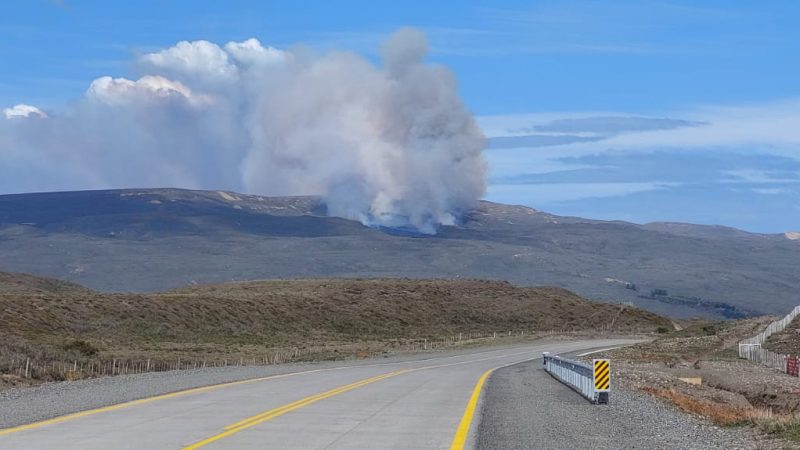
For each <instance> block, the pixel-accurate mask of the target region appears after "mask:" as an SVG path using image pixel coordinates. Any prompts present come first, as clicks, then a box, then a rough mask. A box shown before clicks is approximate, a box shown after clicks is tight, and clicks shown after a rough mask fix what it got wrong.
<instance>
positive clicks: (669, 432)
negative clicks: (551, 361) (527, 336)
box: [477, 360, 782, 450]
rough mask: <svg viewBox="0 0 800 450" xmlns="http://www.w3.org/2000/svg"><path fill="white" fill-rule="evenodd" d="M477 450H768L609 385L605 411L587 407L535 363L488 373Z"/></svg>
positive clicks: (736, 432) (746, 433)
mask: <svg viewBox="0 0 800 450" xmlns="http://www.w3.org/2000/svg"><path fill="white" fill-rule="evenodd" d="M477 448H478V449H481V450H488V449H503V450H514V449H552V450H557V449H569V450H575V449H584V448H585V449H643V450H650V449H698V450H699V449H727V450H731V449H769V448H782V447H781V446H780V444H778V443H776V442H774V441H772V442H771V441H765V440H762V439H761V438H758V437H757V436H756V435H755V434H754V433H753V432H751V431H750V430H748V429H744V428H719V427H717V426H714V425H712V424H710V423H709V422H706V421H704V420H702V419H700V418H697V417H694V416H691V415H689V414H684V413H682V412H680V411H678V410H676V409H674V408H673V407H671V406H669V405H667V404H665V403H663V402H661V401H659V400H657V399H654V398H652V397H650V396H648V395H646V394H643V393H639V392H636V391H631V390H626V389H623V388H620V387H619V386H616V385H615V384H613V381H612V393H611V402H610V404H609V405H592V404H590V403H589V402H588V401H587V400H584V399H583V397H581V396H580V395H578V394H577V393H576V392H574V391H573V390H571V389H570V388H568V387H566V386H565V385H563V384H561V383H560V382H558V381H556V380H555V379H554V378H552V377H551V376H550V375H549V374H548V373H547V372H545V371H544V370H543V369H542V367H541V360H537V361H531V362H526V363H522V364H517V365H514V366H509V367H506V368H502V369H499V370H497V371H495V372H494V373H493V374H492V376H491V378H490V379H489V382H488V385H487V388H486V392H485V394H484V400H483V402H482V407H481V422H480V425H479V428H478V435H477Z"/></svg>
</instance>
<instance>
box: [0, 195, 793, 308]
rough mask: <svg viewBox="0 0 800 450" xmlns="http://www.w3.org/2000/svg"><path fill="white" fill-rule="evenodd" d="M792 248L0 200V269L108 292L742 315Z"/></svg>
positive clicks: (714, 238)
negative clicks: (394, 291)
mask: <svg viewBox="0 0 800 450" xmlns="http://www.w3.org/2000/svg"><path fill="white" fill-rule="evenodd" d="M797 245H798V241H792V240H789V239H787V238H786V236H785V235H783V234H775V235H772V234H758V233H749V232H745V231H741V230H734V229H730V228H726V227H714V226H704V225H692V224H670V223H655V224H645V225H638V224H633V223H629V222H623V221H600V220H591V219H582V218H578V217H562V216H557V215H553V214H549V213H546V212H542V211H539V210H536V209H533V208H529V207H525V206H514V205H503V204H498V203H491V202H485V201H484V202H481V203H480V204H479V206H478V207H477V208H476V209H475V210H473V211H472V212H471V213H470V214H468V215H466V216H465V217H464V218H463V220H462V223H461V224H459V225H457V226H445V227H442V228H441V229H440V230H439V233H438V234H437V235H435V236H428V235H408V234H407V233H401V232H396V230H387V229H378V228H370V227H366V226H364V225H362V224H361V223H359V222H356V221H352V220H347V219H342V218H337V217H330V216H327V215H326V211H325V206H324V203H323V202H322V200H321V199H320V198H317V197H265V196H258V195H248V194H240V193H236V192H231V191H196V190H186V189H170V188H161V189H124V190H98V191H73V192H53V193H37V194H9V195H2V196H0V254H2V255H4V257H3V258H1V259H0V270H3V271H10V272H26V273H34V274H38V275H44V276H50V277H56V278H59V279H64V280H68V281H72V282H77V283H80V284H83V285H86V286H88V287H90V288H93V289H98V290H101V291H113V292H155V291H164V290H168V289H173V288H178V287H181V286H185V285H188V284H192V283H200V284H210V283H221V282H228V281H246V280H254V279H280V278H331V277H333V278H348V277H407V278H481V279H492V280H507V281H510V282H512V283H514V284H516V285H519V286H534V285H549V286H556V287H562V288H566V289H570V290H573V291H575V292H577V293H578V294H579V295H582V296H585V297H588V298H591V299H595V300H603V301H615V302H623V303H625V302H630V303H633V304H635V305H636V306H639V307H642V308H645V309H648V310H651V311H653V312H656V313H659V314H670V315H673V316H676V317H689V316H696V315H700V316H707V317H741V316H747V315H753V314H763V313H781V312H783V311H784V310H785V309H787V308H788V307H790V306H793V305H794V304H796V303H798V302H800V298H799V297H798V294H797V293H798V292H800V281H799V280H798V279H797V277H796V273H795V271H794V270H792V267H800V252H798V249H800V248H799V247H798V246H797ZM608 279H611V280H615V281H607V280H608ZM620 281H621V282H620Z"/></svg>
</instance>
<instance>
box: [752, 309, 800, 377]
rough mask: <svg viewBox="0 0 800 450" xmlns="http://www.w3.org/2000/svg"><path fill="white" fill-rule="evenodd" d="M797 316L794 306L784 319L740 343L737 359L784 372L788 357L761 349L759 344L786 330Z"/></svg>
mask: <svg viewBox="0 0 800 450" xmlns="http://www.w3.org/2000/svg"><path fill="white" fill-rule="evenodd" d="M798 315H800V305H798V306H795V308H794V309H793V310H792V312H790V313H789V314H787V315H786V316H785V317H784V318H782V319H780V320H776V321H774V322H772V323H770V324H769V326H767V329H765V330H764V331H762V332H761V333H759V334H757V335H755V336H753V337H751V338H747V339H744V340H742V341H740V342H739V357H740V358H746V359H749V360H750V361H754V362H757V363H759V364H763V365H765V366H767V367H771V368H773V369H777V370H780V371H781V372H786V360H787V359H788V358H789V355H782V354H780V353H775V352H772V351H769V350H767V349H765V348H761V344H763V343H764V342H765V341H766V340H767V338H768V337H769V336H770V335H772V334H775V333H778V332H781V331H783V330H784V329H786V327H787V326H788V325H789V323H791V322H792V321H793V320H794V319H795V317H797V316H798Z"/></svg>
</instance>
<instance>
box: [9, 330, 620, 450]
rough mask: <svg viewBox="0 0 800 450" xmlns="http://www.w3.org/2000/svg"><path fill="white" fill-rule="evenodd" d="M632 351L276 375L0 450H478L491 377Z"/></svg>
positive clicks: (77, 421)
mask: <svg viewBox="0 0 800 450" xmlns="http://www.w3.org/2000/svg"><path fill="white" fill-rule="evenodd" d="M631 342H632V341H629V340H590V341H556V342H543V341H539V342H536V343H531V344H526V345H519V346H512V347H505V348H501V349H498V348H495V349H485V348H484V349H476V350H474V351H470V352H469V353H466V354H460V355H440V356H436V355H434V356H428V357H427V359H417V360H411V361H397V362H375V363H374V364H364V363H363V362H362V363H361V364H350V363H345V364H344V365H342V366H340V367H333V368H322V369H316V370H304V371H298V372H294V373H287V374H280V375H271V376H266V377H262V378H259V379H252V380H246V381H238V382H233V383H227V384H222V385H215V386H210V387H202V388H196V389H190V390H186V391H181V392H177V393H172V394H166V395H162V396H157V397H150V398H146V399H142V400H137V401H133V402H129V403H122V404H118V405H113V406H107V407H103V408H99V409H94V410H87V411H83V412H78V413H75V414H72V415H67V416H60V417H56V418H53V419H49V420H46V421H42V422H35V423H32V424H26V425H21V426H17V427H14V428H6V429H2V430H0V448H2V449H54V448H59V449H104V450H106V449H198V448H204V449H266V448H269V449H384V448H392V449H409V450H421V449H460V448H474V447H475V445H476V442H477V439H476V434H477V431H476V430H477V429H478V426H477V423H478V422H479V416H480V405H481V393H482V392H483V390H484V389H483V388H484V384H485V380H486V378H487V376H488V373H489V372H490V371H492V370H493V369H497V368H501V367H505V366H510V365H514V364H518V363H520V362H523V361H529V360H531V359H535V358H540V357H541V353H542V351H549V352H552V353H565V352H572V351H578V350H583V349H589V348H597V347H609V346H616V345H624V344H629V343H631ZM549 382H551V383H556V382H555V381H553V380H549ZM556 384H558V383H556ZM570 392H571V391H570ZM573 394H574V393H573ZM574 395H575V398H576V399H578V400H579V397H577V394H574ZM578 400H576V401H578ZM584 405H585V406H586V407H591V405H589V404H588V403H584Z"/></svg>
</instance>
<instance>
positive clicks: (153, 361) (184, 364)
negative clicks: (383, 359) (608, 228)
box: [0, 326, 649, 381]
mask: <svg viewBox="0 0 800 450" xmlns="http://www.w3.org/2000/svg"><path fill="white" fill-rule="evenodd" d="M648 331H649V330H647V329H629V330H626V332H628V333H647V332H648ZM609 332H613V330H612V327H610V326H604V327H601V328H598V329H594V330H585V329H579V328H577V327H575V328H562V329H550V330H544V331H536V330H531V329H528V330H509V331H489V332H486V331H476V332H463V333H458V334H453V335H448V336H444V337H438V338H403V339H392V340H386V341H380V342H372V344H373V345H372V347H370V345H369V344H362V343H351V344H340V345H337V344H333V345H316V346H302V347H289V348H268V349H264V351H263V353H262V354H260V355H253V354H252V353H250V354H247V355H246V356H244V355H243V356H239V355H236V356H229V357H227V358H225V357H209V358H186V357H180V358H178V357H175V358H169V359H168V358H165V357H161V358H155V357H153V358H146V357H138V358H125V357H119V358H102V357H94V356H92V357H84V358H81V359H69V360H64V359H63V358H52V357H47V356H45V355H39V356H35V357H29V356H26V355H24V354H15V355H9V354H6V355H4V354H2V353H0V374H10V375H13V376H17V377H19V378H22V379H36V380H54V381H56V380H78V379H83V378H95V377H103V376H114V375H130V374H140V373H148V372H165V371H171V370H194V369H203V368H209V367H230V366H266V365H273V364H285V363H292V362H308V361H319V360H325V359H342V358H347V357H356V358H366V357H369V356H372V355H375V354H380V353H412V352H421V351H434V350H440V349H445V348H450V347H456V346H460V345H469V344H475V343H478V342H480V341H487V340H494V339H499V338H510V337H525V336H533V335H535V336H536V337H547V336H569V335H586V334H592V333H601V334H602V333H609Z"/></svg>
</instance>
